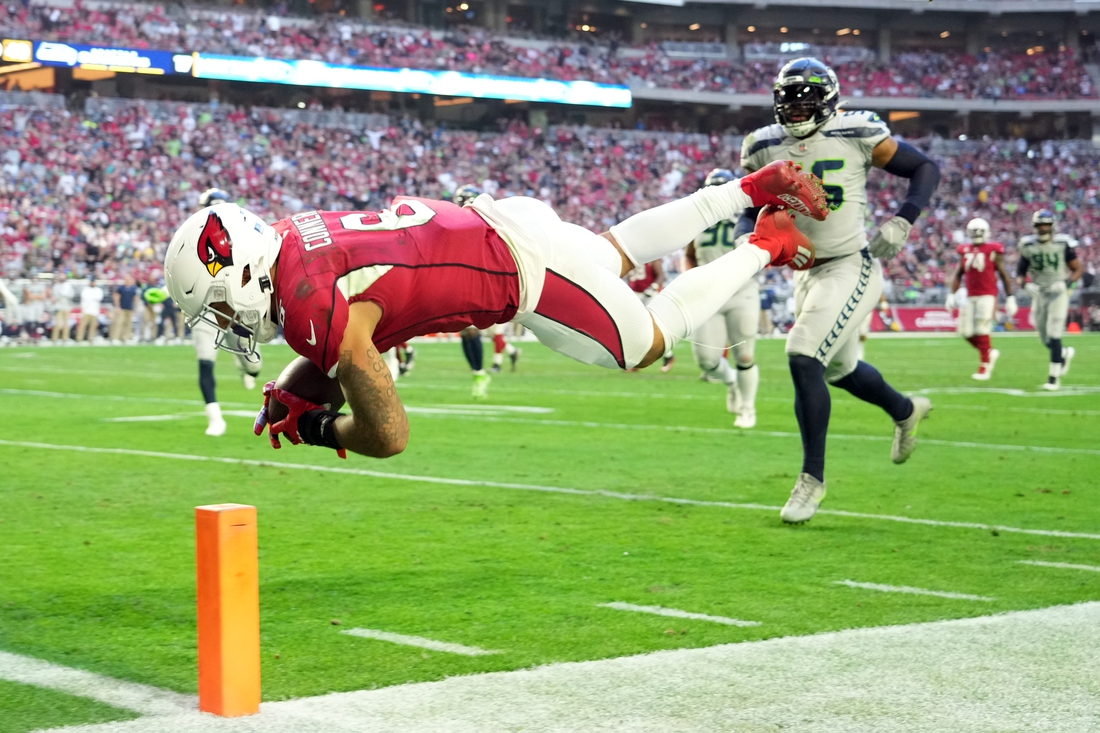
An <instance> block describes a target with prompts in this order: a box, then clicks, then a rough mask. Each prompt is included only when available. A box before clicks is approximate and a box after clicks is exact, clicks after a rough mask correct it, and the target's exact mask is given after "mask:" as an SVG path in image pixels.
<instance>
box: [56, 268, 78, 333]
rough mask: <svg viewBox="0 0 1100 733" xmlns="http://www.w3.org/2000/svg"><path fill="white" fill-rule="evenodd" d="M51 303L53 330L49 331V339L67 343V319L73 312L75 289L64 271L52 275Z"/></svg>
mask: <svg viewBox="0 0 1100 733" xmlns="http://www.w3.org/2000/svg"><path fill="white" fill-rule="evenodd" d="M51 293H52V300H51V303H52V304H53V331H52V332H51V333H50V340H51V341H53V342H54V343H66V344H67V343H69V319H70V318H71V317H72V312H73V298H75V297H76V290H75V289H74V288H73V284H72V283H71V282H69V279H68V277H66V276H65V273H63V272H59V273H57V274H56V275H54V283H53V288H52V290H51Z"/></svg>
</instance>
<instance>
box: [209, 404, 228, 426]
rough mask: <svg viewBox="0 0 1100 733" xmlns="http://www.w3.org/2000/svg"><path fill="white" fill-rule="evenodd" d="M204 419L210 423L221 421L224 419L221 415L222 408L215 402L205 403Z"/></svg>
mask: <svg viewBox="0 0 1100 733" xmlns="http://www.w3.org/2000/svg"><path fill="white" fill-rule="evenodd" d="M206 419H207V420H209V421H210V422H212V423H215V422H221V421H222V420H224V418H223V417H222V408H221V405H219V404H218V403H217V402H207V403H206Z"/></svg>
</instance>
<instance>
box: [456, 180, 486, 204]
mask: <svg viewBox="0 0 1100 733" xmlns="http://www.w3.org/2000/svg"><path fill="white" fill-rule="evenodd" d="M480 195H481V189H479V188H478V187H477V186H475V185H473V184H472V183H467V184H465V185H464V186H459V187H458V188H457V189H456V190H455V193H454V196H452V197H451V201H454V202H455V203H456V204H458V205H459V206H465V205H466V204H468V203H470V202H471V201H473V200H474V199H476V198H477V197H478V196H480Z"/></svg>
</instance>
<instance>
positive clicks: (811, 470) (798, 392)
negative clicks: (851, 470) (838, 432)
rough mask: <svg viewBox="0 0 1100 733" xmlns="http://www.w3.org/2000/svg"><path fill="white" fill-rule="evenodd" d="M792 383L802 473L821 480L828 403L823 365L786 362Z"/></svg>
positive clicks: (808, 359) (805, 359)
mask: <svg viewBox="0 0 1100 733" xmlns="http://www.w3.org/2000/svg"><path fill="white" fill-rule="evenodd" d="M790 367H791V379H792V380H794V416H795V417H796V418H798V429H799V431H800V432H801V433H802V473H808V474H810V475H811V476H813V477H814V478H816V479H817V480H818V481H824V480H825V436H826V434H827V433H828V432H829V413H830V411H831V409H832V399H831V398H830V397H829V387H828V386H827V385H826V384H825V365H824V364H822V363H821V362H820V361H818V360H817V359H815V358H813V357H812V356H798V355H796V356H792V357H791V358H790Z"/></svg>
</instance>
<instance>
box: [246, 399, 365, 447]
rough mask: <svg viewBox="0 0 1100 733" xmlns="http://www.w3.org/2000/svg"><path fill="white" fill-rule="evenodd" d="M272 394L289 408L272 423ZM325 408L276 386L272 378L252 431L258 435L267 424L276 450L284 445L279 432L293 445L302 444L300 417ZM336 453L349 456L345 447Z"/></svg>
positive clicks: (269, 435)
mask: <svg viewBox="0 0 1100 733" xmlns="http://www.w3.org/2000/svg"><path fill="white" fill-rule="evenodd" d="M272 396H274V397H275V399H276V400H278V401H279V402H281V403H282V404H284V405H286V407H287V410H288V413H287V416H286V417H284V418H283V419H282V420H280V421H278V422H276V423H270V422H269V416H268V407H269V406H270V403H271V397H272ZM323 409H325V408H324V407H322V406H321V405H318V404H314V403H313V402H310V401H309V400H307V399H305V398H303V397H299V396H298V395H296V394H294V393H293V392H287V391H286V390H285V389H279V388H278V387H276V386H275V381H274V380H272V381H270V382H268V383H267V384H265V385H264V406H263V407H261V408H260V412H259V413H258V414H257V415H256V423H255V424H254V425H253V426H252V431H253V432H254V433H255V434H256V435H262V434H263V432H264V427H265V426H267V434H268V439H269V440H270V441H271V447H272V448H275V449H276V450H278V449H279V448H282V447H283V446H282V444H281V443H280V442H279V433H284V434H285V435H286V437H288V438H289V439H290V442H291V444H292V445H300V444H301V443H302V442H303V441H302V437H301V436H300V435H298V418H300V417H301V416H302V415H303V414H305V413H307V412H309V411H311V410H323ZM336 453H337V454H338V455H339V456H340V457H341V458H345V459H346V458H347V457H348V453H347V451H346V450H344V449H343V448H340V449H339V450H337V451H336Z"/></svg>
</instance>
